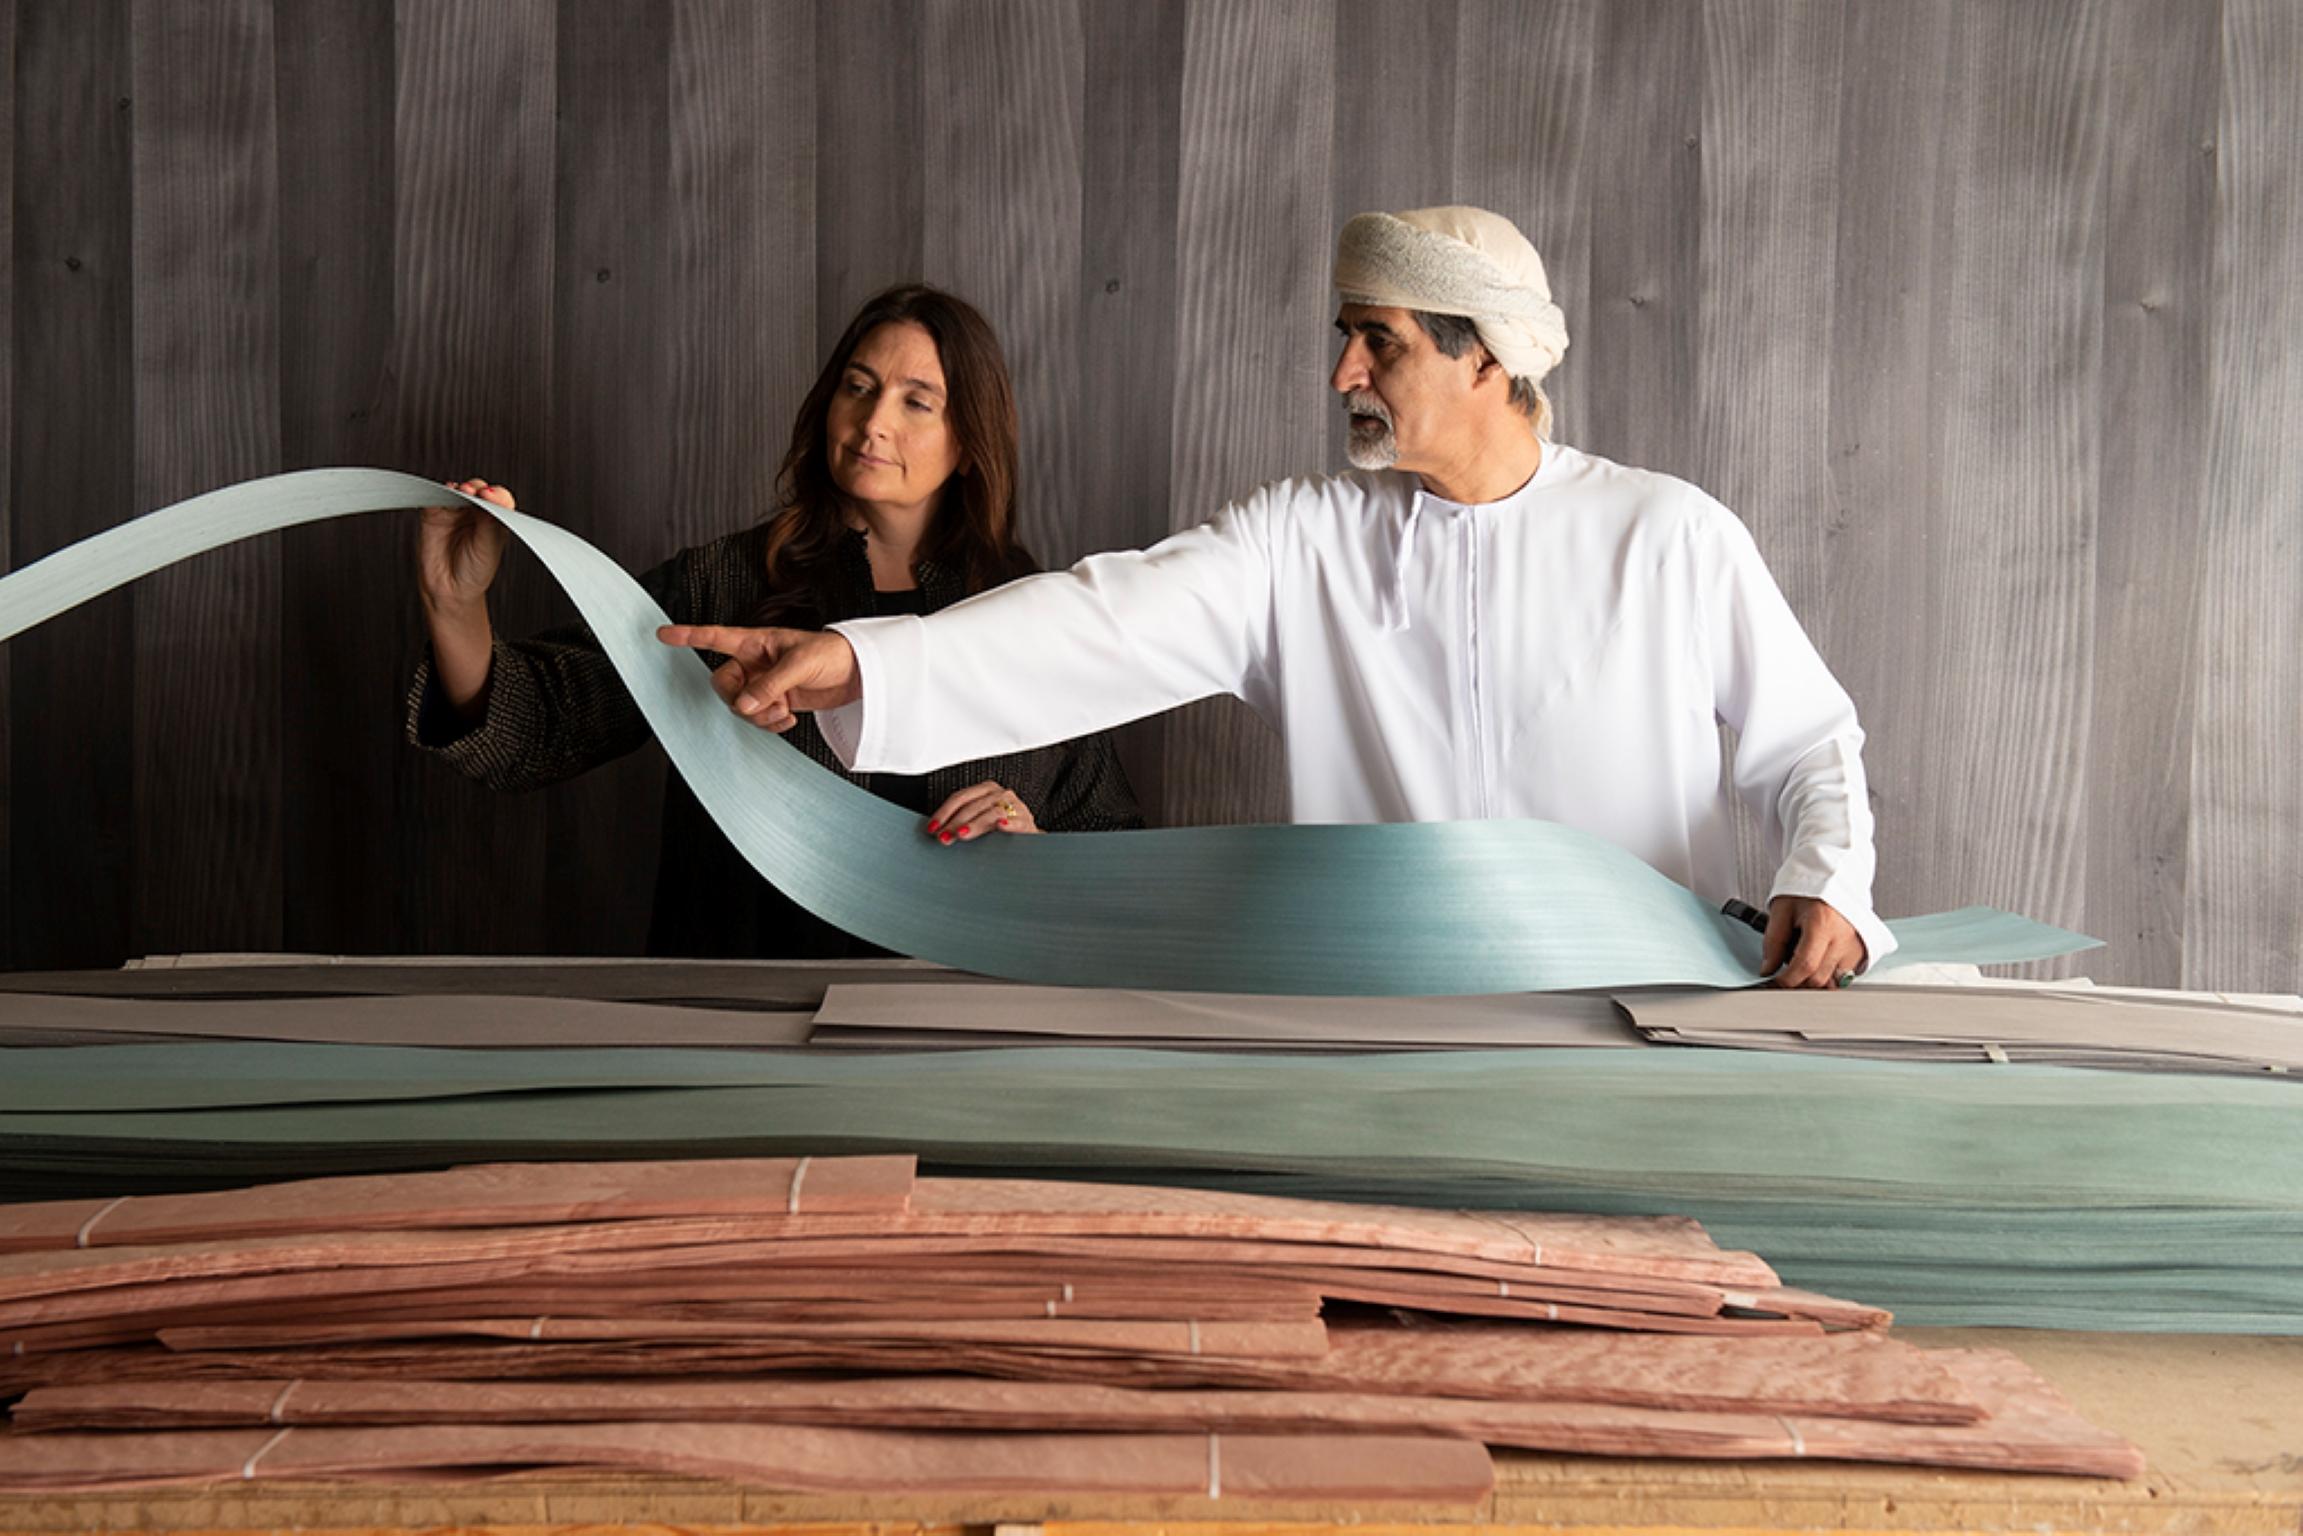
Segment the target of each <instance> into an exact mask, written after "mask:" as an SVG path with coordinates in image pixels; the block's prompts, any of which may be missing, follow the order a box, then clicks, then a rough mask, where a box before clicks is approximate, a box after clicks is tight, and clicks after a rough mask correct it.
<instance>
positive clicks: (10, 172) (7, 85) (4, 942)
mask: <svg viewBox="0 0 2303 1536" xmlns="http://www.w3.org/2000/svg"><path fill="white" fill-rule="evenodd" d="M15 355H16V0H0V486H8V487H10V488H11V489H13V487H14V485H15V474H16V466H15V457H14V454H13V452H12V450H13V448H14V446H15V437H16V434H15V430H14V428H15V419H16V390H15V385H16V378H15V370H14V369H13V368H12V367H10V366H9V364H10V362H12V361H13V360H14V358H15ZM13 505H14V498H13V497H12V496H5V497H0V569H6V568H7V567H9V566H10V565H12V564H13V563H14V554H13V551H14V548H15V534H14V522H15V519H14V517H13V515H12V511H11V509H12V507H13ZM14 667H15V664H14V662H13V661H12V660H11V659H10V656H9V653H8V650H7V648H6V647H4V646H0V724H4V723H5V722H6V721H7V720H8V719H9V718H10V715H11V714H12V713H13V711H12V710H11V708H10V699H11V696H12V689H11V688H10V686H9V685H10V679H11V677H12V676H13V674H14ZM14 764H15V754H14V753H13V752H11V751H8V750H6V749H5V748H4V747H0V956H5V955H7V954H8V952H9V948H10V945H9V943H8V936H9V935H10V934H12V933H13V932H14V931H15V927H16V924H15V913H16V894H15V886H14V883H13V882H12V881H11V879H10V878H9V872H10V870H11V868H12V867H13V864H14V861H13V860H12V859H11V858H10V857H9V852H8V850H9V847H10V843H11V837H12V832H13V829H14V825H15V820H16V817H15V812H14V810H13V809H12V807H13V805H14V803H15V795H14V792H13V769H14Z"/></svg>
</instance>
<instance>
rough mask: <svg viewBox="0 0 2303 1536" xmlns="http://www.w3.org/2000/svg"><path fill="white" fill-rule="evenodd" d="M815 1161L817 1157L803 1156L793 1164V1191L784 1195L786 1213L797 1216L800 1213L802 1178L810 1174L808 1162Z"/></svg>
mask: <svg viewBox="0 0 2303 1536" xmlns="http://www.w3.org/2000/svg"><path fill="white" fill-rule="evenodd" d="M814 1161H815V1159H814V1158H812V1157H803V1158H801V1159H800V1160H799V1162H798V1163H797V1164H795V1165H794V1166H793V1168H792V1188H791V1193H790V1194H788V1195H786V1196H785V1197H784V1214H785V1215H787V1216H797V1215H799V1214H800V1180H802V1179H804V1178H806V1177H807V1176H808V1164H810V1163H812V1162H814Z"/></svg>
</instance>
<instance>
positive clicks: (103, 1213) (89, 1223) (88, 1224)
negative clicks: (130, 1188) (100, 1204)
mask: <svg viewBox="0 0 2303 1536" xmlns="http://www.w3.org/2000/svg"><path fill="white" fill-rule="evenodd" d="M128 1200H129V1197H128V1196H127V1195H122V1196H120V1198H118V1199H117V1200H114V1201H113V1202H112V1203H111V1204H110V1205H107V1206H105V1207H104V1209H102V1210H100V1211H98V1212H97V1213H96V1214H95V1215H93V1216H91V1217H89V1218H88V1219H87V1220H86V1221H83V1222H82V1223H80V1235H79V1236H78V1237H76V1238H74V1239H73V1240H72V1241H73V1246H74V1247H78V1248H85V1247H87V1246H88V1234H89V1233H91V1232H93V1231H95V1230H96V1223H98V1222H99V1221H102V1220H103V1219H104V1218H105V1217H107V1216H109V1215H111V1214H112V1213H113V1212H114V1211H116V1210H118V1209H120V1207H122V1206H123V1205H126V1204H127V1203H128Z"/></svg>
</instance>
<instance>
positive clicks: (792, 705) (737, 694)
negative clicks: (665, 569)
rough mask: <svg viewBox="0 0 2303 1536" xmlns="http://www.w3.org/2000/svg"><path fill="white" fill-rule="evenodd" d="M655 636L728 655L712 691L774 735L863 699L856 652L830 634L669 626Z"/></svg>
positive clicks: (688, 647)
mask: <svg viewBox="0 0 2303 1536" xmlns="http://www.w3.org/2000/svg"><path fill="white" fill-rule="evenodd" d="M656 638H657V639H658V640H661V641H663V642H664V644H666V645H676V646H679V647H681V648H682V649H683V650H693V651H718V652H719V653H720V654H721V655H723V656H726V657H727V658H728V659H727V661H726V662H724V663H722V664H721V665H720V667H719V668H718V669H717V670H716V671H714V672H713V673H712V687H713V688H714V689H716V690H717V691H718V693H719V695H720V697H721V698H723V699H725V700H727V702H728V707H729V708H730V709H732V710H734V711H735V712H736V714H737V715H738V716H739V717H740V718H742V719H745V720H748V721H750V722H751V723H752V724H754V725H757V726H762V727H764V728H766V729H768V730H771V731H788V730H790V729H791V728H792V727H793V726H794V725H796V724H798V723H799V720H798V717H799V714H800V713H801V712H803V711H807V710H815V709H837V708H839V707H840V706H841V705H842V704H853V703H854V702H855V701H856V700H858V699H860V698H862V697H863V696H864V687H863V680H862V678H861V677H859V676H858V675H857V670H856V653H855V650H854V648H853V647H851V646H850V645H849V644H848V642H847V641H846V639H844V638H843V637H842V636H840V635H839V634H838V633H836V632H835V631H832V630H824V631H820V632H819V631H815V630H807V629H744V628H740V627H738V626H735V625H728V624H666V625H665V626H664V627H663V628H661V629H659V630H657V631H656Z"/></svg>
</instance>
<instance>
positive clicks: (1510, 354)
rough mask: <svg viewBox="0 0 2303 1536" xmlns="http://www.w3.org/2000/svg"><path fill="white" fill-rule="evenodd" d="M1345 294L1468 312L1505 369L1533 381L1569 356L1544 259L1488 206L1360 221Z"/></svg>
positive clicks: (1339, 269)
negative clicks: (1488, 208)
mask: <svg viewBox="0 0 2303 1536" xmlns="http://www.w3.org/2000/svg"><path fill="white" fill-rule="evenodd" d="M1335 290H1336V295H1337V297H1339V298H1341V299H1342V300H1343V301H1344V302H1345V303H1347V304H1374V305H1379V306H1382V307H1384V308H1397V309H1420V310H1423V311H1425V312H1427V313H1430V314H1435V315H1461V316H1463V317H1464V318H1466V319H1468V320H1470V321H1471V322H1472V323H1473V324H1475V325H1477V326H1478V327H1479V339H1480V342H1481V343H1482V344H1483V345H1484V346H1485V347H1486V348H1487V350H1488V353H1489V355H1490V356H1492V357H1494V359H1495V360H1496V361H1497V362H1498V363H1501V364H1502V365H1503V371H1504V372H1505V373H1507V374H1509V375H1510V376H1511V377H1513V378H1515V379H1526V380H1528V381H1529V382H1530V383H1531V384H1532V383H1535V382H1538V381H1540V380H1541V379H1542V378H1543V376H1544V375H1545V374H1547V373H1549V372H1551V370H1552V369H1553V368H1555V367H1557V366H1558V364H1559V359H1560V354H1562V353H1564V352H1565V351H1566V350H1567V317H1566V316H1565V315H1562V314H1561V313H1560V312H1559V306H1558V305H1557V304H1554V303H1552V301H1551V283H1550V281H1549V279H1547V278H1546V277H1545V276H1544V275H1543V260H1542V258H1541V257H1539V256H1537V255H1536V254H1535V247H1534V246H1532V245H1530V244H1528V243H1527V237H1526V236H1525V235H1523V234H1521V233H1520V232H1519V231H1518V229H1516V228H1515V227H1513V225H1512V222H1511V220H1509V219H1507V218H1504V217H1502V216H1501V215H1500V214H1493V213H1489V212H1488V211H1487V210H1486V209H1484V208H1418V209H1416V210H1414V211H1413V212H1410V213H1396V214H1395V213H1363V214H1361V215H1359V216H1358V217H1357V218H1355V219H1353V220H1352V221H1351V222H1350V223H1348V224H1346V225H1344V227H1343V236H1342V238H1341V239H1339V240H1338V241H1337V242H1336V252H1335Z"/></svg>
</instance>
